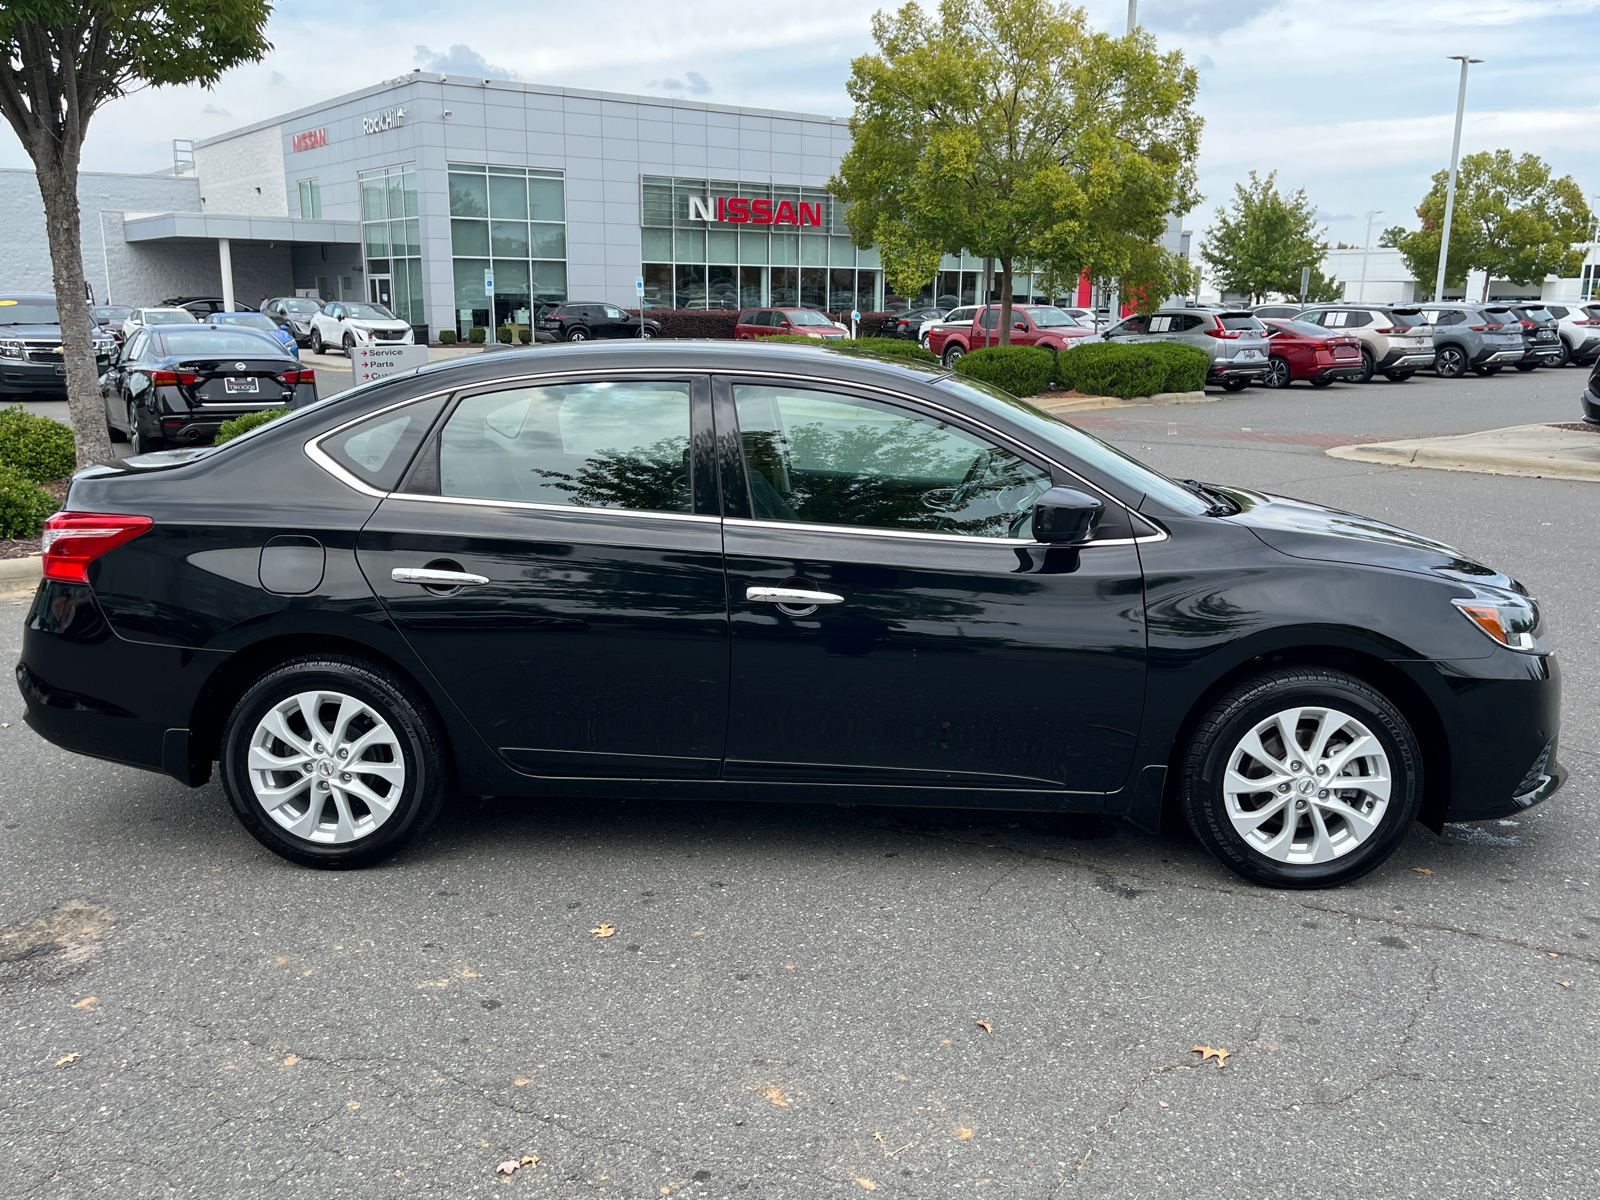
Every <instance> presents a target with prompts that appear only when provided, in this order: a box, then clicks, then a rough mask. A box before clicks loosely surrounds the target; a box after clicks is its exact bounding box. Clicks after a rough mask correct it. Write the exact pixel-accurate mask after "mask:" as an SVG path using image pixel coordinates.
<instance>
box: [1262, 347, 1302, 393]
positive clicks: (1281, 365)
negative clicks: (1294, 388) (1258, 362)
mask: <svg viewBox="0 0 1600 1200" xmlns="http://www.w3.org/2000/svg"><path fill="white" fill-rule="evenodd" d="M1261 382H1262V383H1264V384H1266V385H1267V386H1268V387H1269V388H1279V389H1281V388H1286V387H1288V386H1289V385H1290V384H1291V383H1293V382H1294V371H1293V369H1292V368H1291V367H1290V366H1289V360H1288V359H1286V358H1284V357H1282V356H1281V355H1277V354H1274V355H1273V356H1272V359H1271V361H1270V363H1269V365H1268V367H1267V373H1266V376H1265V377H1264V378H1263V379H1262V381H1261Z"/></svg>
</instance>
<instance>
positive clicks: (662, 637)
mask: <svg viewBox="0 0 1600 1200" xmlns="http://www.w3.org/2000/svg"><path fill="white" fill-rule="evenodd" d="M45 547H46V550H45V557H44V575H45V579H44V582H43V583H42V584H41V586H40V589H39V592H38V594H37V596H36V597H35V600H34V603H33V607H32V609H31V611H30V613H29V616H28V623H27V629H26V632H25V635H24V641H23V651H22V658H21V662H20V663H19V664H18V667H17V678H18V682H19V684H20V685H21V689H22V694H23V696H24V697H25V699H26V702H27V714H28V715H27V720H28V722H29V724H30V725H32V726H33V728H34V729H36V730H37V731H38V732H40V733H41V734H43V735H44V736H45V737H46V738H48V739H50V740H51V741H53V742H55V743H57V744H58V745H60V746H63V747H66V748H68V749H70V750H74V751H77V752H80V753H84V754H91V755H95V756H98V757H102V758H109V759H113V760H115V761H118V762H123V763H128V764H131V765H133V766H138V767H143V768H146V769H149V770H152V771H163V772H165V773H167V774H169V775H171V776H173V777H174V778H176V779H178V780H181V781H182V782H184V783H186V784H190V785H198V784H200V783H203V782H205V780H206V779H207V778H208V777H209V776H210V774H211V770H212V764H213V763H214V762H220V764H221V770H222V778H223V782H224V785H225V787H226V790H227V793H228V796H229V797H230V800H231V802H232V805H233V807H234V809H235V811H236V812H237V814H238V815H239V817H240V818H241V820H242V821H243V822H244V824H245V825H246V827H247V828H248V829H249V830H250V832H251V833H252V834H253V835H254V836H255V837H256V838H257V839H259V840H260V841H261V842H262V843H263V844H264V845H266V846H267V847H269V848H270V849H272V850H274V851H276V852H277V853H278V854H280V855H282V856H284V857H285V858H288V859H290V860H292V861H294V862H298V863H303V864H306V865H310V866H317V867H350V866H360V865H364V864H368V863H372V862H375V861H377V860H379V859H381V858H383V857H385V856H386V855H389V854H391V853H393V852H394V851H395V850H396V849H397V848H399V847H400V846H401V845H403V844H404V843H406V842H407V841H408V840H409V839H411V838H412V837H414V836H415V835H416V834H417V832H418V831H419V830H421V829H422V828H423V827H424V826H425V825H427V823H428V822H429V821H430V820H432V819H433V818H434V816H435V815H436V814H437V813H438V812H439V811H440V809H441V806H442V805H443V802H444V800H445V797H446V795H447V794H448V793H450V792H451V791H455V790H459V791H460V792H463V793H466V794H468V795H481V794H499V795H523V796H559V797H572V798H578V799H580V800H581V798H583V797H602V796H605V797H618V796H623V797H640V798H674V797H676V798H695V799H703V798H706V797H723V798H741V799H766V800H800V801H813V802H815V801H826V802H830V803H831V802H838V803H877V804H885V803H886V804H916V805H943V806H952V807H970V808H989V809H995V808H999V809H1044V810H1059V811H1066V812H1085V813H1103V814H1117V815H1121V816H1123V817H1126V818H1127V819H1129V820H1130V821H1132V822H1134V823H1136V824H1137V825H1140V826H1142V827H1144V828H1147V829H1158V828H1160V827H1161V826H1162V824H1163V823H1164V822H1166V821H1169V820H1172V819H1173V818H1174V817H1178V818H1179V819H1184V818H1186V819H1187V820H1188V822H1189V824H1190V825H1191V826H1192V827H1193V829H1194V830H1195V832H1196V833H1197V834H1198V836H1199V837H1200V839H1201V840H1202V841H1203V842H1204V844H1205V845H1206V846H1207V847H1208V848H1210V849H1211V850H1212V851H1213V852H1214V853H1215V854H1216V855H1217V856H1218V858H1220V859H1221V860H1222V861H1223V862H1224V863H1226V864H1227V865H1228V866H1229V867H1230V868H1232V869H1233V870H1235V871H1237V872H1239V873H1240V874H1241V875H1244V876H1246V877H1248V878H1250V879H1252V880H1255V881H1258V882H1261V883H1265V884H1269V885H1275V886H1281V887H1302V888H1303V887H1322V886H1328V885H1332V884H1337V883H1341V882H1343V881H1345V880H1349V879H1353V878H1355V877H1356V876H1359V875H1361V874H1363V873H1365V872H1367V871H1370V870H1372V869H1373V868H1374V867H1376V866H1378V864H1380V863H1381V862H1383V861H1384V859H1385V858H1387V857H1388V856H1389V854H1390V853H1391V852H1392V851H1393V850H1394V849H1395V847H1396V846H1397V845H1398V844H1399V843H1400V841H1401V839H1403V838H1404V837H1405V836H1406V833H1407V831H1408V829H1409V828H1410V827H1411V824H1412V822H1413V821H1418V820H1420V821H1422V822H1424V823H1425V824H1428V825H1430V826H1432V827H1434V828H1438V827H1439V826H1440V825H1441V823H1442V822H1444V821H1446V820H1450V821H1464V820H1478V819H1484V818H1491V817H1502V816H1505V815H1507V814H1511V813H1517V812H1520V811H1522V810H1523V809H1525V808H1527V807H1529V806H1530V805H1533V804H1537V803H1539V802H1540V801H1542V800H1544V799H1546V798H1547V797H1548V796H1550V795H1551V794H1552V793H1553V792H1554V791H1555V790H1556V789H1557V788H1558V787H1559V786H1560V784H1561V782H1562V781H1563V779H1564V778H1565V775H1564V772H1563V771H1562V770H1561V768H1560V767H1558V766H1557V762H1556V733H1557V725H1558V723H1559V710H1560V703H1559V699H1560V697H1559V682H1558V680H1559V676H1558V673H1557V669H1556V663H1555V659H1554V657H1553V656H1552V653H1551V647H1550V644H1549V642H1548V640H1547V636H1546V633H1545V629H1544V627H1543V624H1542V623H1541V619H1540V612H1539V606H1538V605H1537V603H1536V602H1535V601H1534V600H1532V599H1531V598H1530V597H1529V595H1528V593H1527V591H1526V589H1525V588H1524V587H1523V586H1522V585H1521V584H1520V583H1518V582H1517V581H1516V580H1514V579H1511V578H1508V577H1507V576H1505V575H1503V574H1501V573H1499V572H1498V571H1495V570H1493V569H1492V568H1489V567H1485V566H1482V565H1480V564H1478V563H1476V562H1473V561H1472V560H1470V559H1468V558H1465V557H1464V556H1462V555H1461V554H1459V553H1457V552H1456V551H1454V550H1451V549H1450V548H1448V547H1446V546H1444V545H1441V544H1439V543H1437V542H1434V541H1430V540H1428V539H1427V538H1424V537H1420V536H1418V535H1416V534H1412V533H1408V532H1406V531H1405V530H1403V529H1397V528H1394V527H1392V526H1389V525H1385V524H1382V523H1380V522H1377V521H1369V520H1365V519H1363V518H1360V517H1354V516H1351V515H1349V514H1346V513H1341V512H1335V511H1332V510H1329V509H1325V508H1320V507H1317V506H1315V505H1311V504H1305V503H1301V502H1299V501H1295V500H1289V499H1284V498H1282V497H1278V496H1272V495H1266V494H1263V493H1261V492H1256V491H1251V490H1248V489H1244V488H1236V487H1225V486H1220V485H1202V484H1199V483H1195V482H1192V481H1191V482H1187V483H1179V482H1175V481H1174V480H1171V479H1168V478H1166V477H1165V476H1162V475H1159V474H1157V473H1156V472H1154V471H1152V470H1150V469H1149V468H1147V467H1145V466H1143V465H1141V464H1140V463H1138V462H1136V461H1134V460H1133V459H1130V458H1128V457H1127V456H1125V455H1123V454H1122V453H1120V452H1119V451H1117V450H1114V449H1112V448H1111V447H1109V446H1107V445H1105V444H1104V443H1102V442H1099V441H1097V440H1096V439H1094V438H1092V437H1090V436H1088V435H1087V434H1084V433H1081V432H1079V431H1078V430H1076V429H1074V428H1072V427H1071V426H1068V425H1065V424H1063V423H1061V422H1059V421H1057V420H1055V419H1053V418H1051V417H1050V416H1048V415H1046V414H1045V413H1042V412H1040V411H1039V410H1037V409H1035V408H1032V407H1030V406H1029V405H1027V404H1025V403H1023V402H1021V401H1018V400H1015V399H1013V398H1012V397H1010V396H1007V395H1006V394H1004V393H1002V392H998V391H995V390H992V389H990V388H988V387H986V386H984V385H981V384H977V383H974V382H972V381H971V380H967V379H964V378H962V377H960V376H956V375H951V374H949V373H947V372H942V371H940V370H938V369H937V368H923V367H920V366H918V365H914V364H905V365H900V364H891V363H889V362H886V361H880V360H875V359H871V358H861V357H852V356H851V355H850V354H849V353H848V352H838V351H828V350H823V349H821V348H809V347H799V346H765V345H760V344H757V345H753V346H752V345H747V344H743V343H741V344H737V345H717V344H713V343H705V342H693V343H691V342H683V343H676V344H674V343H659V342H658V343H655V344H653V345H637V346H630V345H620V344H619V345H615V346H611V347H581V348H580V347H553V348H548V349H545V350H541V351H537V352H532V351H521V352H512V353H508V354H497V355H482V356H476V355H475V356H472V357H470V358H462V359H457V360H455V361H453V362H451V363H438V364H433V365H430V366H428V367H425V368H422V369H420V370H418V371H416V372H414V373H411V374H408V375H404V376H399V377H396V378H393V379H390V380H386V381H384V382H382V383H376V384H372V385H368V386H365V387H361V388H357V389H355V390H352V391H349V392H345V393H343V394H341V395H340V396H337V397H334V398H332V399H329V400H326V401H323V402H321V403H319V404H316V405H313V406H310V407H307V408H304V409H301V410H299V411H297V412H294V413H291V414H289V415H287V416H285V417H282V418H280V419H279V420H277V421H275V422H273V423H270V424H267V425H263V426H261V427H259V428H257V429H255V430H253V431H252V432H250V433H248V434H246V435H244V436H243V437H240V438H237V439H235V440H233V441H231V442H229V443H227V444H225V445H223V446H219V447H216V448H213V449H194V450H187V451H171V452H168V453H167V454H165V455H147V456H144V457H142V458H136V459H132V460H129V461H127V462H124V463H120V464H113V465H110V466H101V467H94V468H90V469H88V470H86V471H83V472H80V473H79V474H78V475H77V476H76V478H75V479H74V480H73V483H72V488H71V491H70V492H69V494H68V497H67V503H66V508H65V509H64V511H62V512H60V513H58V514H56V515H55V516H54V517H52V518H51V519H50V523H49V525H48V526H47V530H46V533H45ZM1180 814H1181V816H1180Z"/></svg>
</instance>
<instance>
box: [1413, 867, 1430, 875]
mask: <svg viewBox="0 0 1600 1200" xmlns="http://www.w3.org/2000/svg"><path fill="white" fill-rule="evenodd" d="M1411 869H1412V870H1413V871H1415V872H1416V873H1417V874H1418V875H1432V874H1433V872H1432V871H1430V870H1428V868H1427V867H1412V868H1411Z"/></svg>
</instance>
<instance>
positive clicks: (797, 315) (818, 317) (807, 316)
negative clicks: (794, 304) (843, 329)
mask: <svg viewBox="0 0 1600 1200" xmlns="http://www.w3.org/2000/svg"><path fill="white" fill-rule="evenodd" d="M787 315H788V317H789V320H791V321H793V322H794V323H795V324H796V325H832V324H833V322H832V321H830V320H829V319H828V315H827V314H826V313H819V312H811V311H810V310H809V309H802V310H800V311H799V312H791V313H789V314H787Z"/></svg>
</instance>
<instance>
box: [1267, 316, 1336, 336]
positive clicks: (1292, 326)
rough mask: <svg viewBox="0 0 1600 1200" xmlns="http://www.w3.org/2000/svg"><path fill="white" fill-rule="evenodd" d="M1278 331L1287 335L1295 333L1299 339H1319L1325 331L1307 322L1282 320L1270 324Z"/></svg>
mask: <svg viewBox="0 0 1600 1200" xmlns="http://www.w3.org/2000/svg"><path fill="white" fill-rule="evenodd" d="M1272 324H1273V325H1276V326H1277V327H1278V328H1279V329H1281V330H1284V331H1285V332H1287V333H1297V334H1299V335H1300V336H1301V337H1321V336H1322V335H1323V334H1324V333H1326V332H1327V331H1326V330H1325V329H1323V328H1322V326H1320V325H1313V324H1311V323H1310V322H1309V321H1285V320H1282V319H1279V320H1275V321H1273V322H1272Z"/></svg>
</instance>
